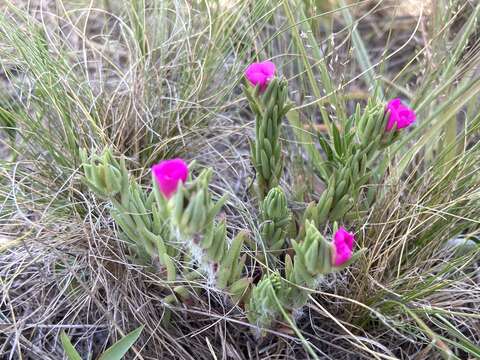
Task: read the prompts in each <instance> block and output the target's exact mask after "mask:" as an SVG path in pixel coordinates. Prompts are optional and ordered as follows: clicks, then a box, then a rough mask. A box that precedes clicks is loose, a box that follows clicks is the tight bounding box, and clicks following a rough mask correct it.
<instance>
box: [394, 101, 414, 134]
mask: <svg viewBox="0 0 480 360" xmlns="http://www.w3.org/2000/svg"><path fill="white" fill-rule="evenodd" d="M387 113H388V122H387V131H390V130H392V129H393V126H394V125H395V124H396V125H397V129H403V128H406V127H408V126H410V125H411V124H413V123H414V122H415V120H416V119H417V115H416V114H415V111H413V109H410V108H409V107H408V106H407V105H405V104H403V103H402V100H400V99H398V98H396V99H392V100H390V101H389V102H388V104H387Z"/></svg>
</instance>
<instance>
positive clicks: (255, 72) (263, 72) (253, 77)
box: [245, 61, 275, 91]
mask: <svg viewBox="0 0 480 360" xmlns="http://www.w3.org/2000/svg"><path fill="white" fill-rule="evenodd" d="M274 76H275V64H274V63H272V62H271V61H263V62H257V63H253V64H250V65H249V66H248V68H247V70H245V77H246V78H247V80H248V81H249V82H250V84H252V85H253V86H257V85H258V86H260V91H265V89H266V88H267V85H268V83H269V82H270V80H272V79H273V77H274Z"/></svg>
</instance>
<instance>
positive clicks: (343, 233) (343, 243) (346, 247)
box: [333, 227, 355, 266]
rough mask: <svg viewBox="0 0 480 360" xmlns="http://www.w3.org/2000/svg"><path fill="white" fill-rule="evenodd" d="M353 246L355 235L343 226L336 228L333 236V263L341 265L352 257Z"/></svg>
mask: <svg viewBox="0 0 480 360" xmlns="http://www.w3.org/2000/svg"><path fill="white" fill-rule="evenodd" d="M354 246H355V237H354V236H353V233H349V232H348V231H347V230H345V229H344V228H343V227H340V229H338V230H337V232H336V233H335V235H334V236H333V247H334V248H335V251H334V258H333V264H334V265H335V266H341V265H342V264H344V263H345V262H347V261H348V260H350V259H351V258H352V253H353V247H354Z"/></svg>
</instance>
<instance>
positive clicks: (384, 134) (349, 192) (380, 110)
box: [311, 99, 416, 226]
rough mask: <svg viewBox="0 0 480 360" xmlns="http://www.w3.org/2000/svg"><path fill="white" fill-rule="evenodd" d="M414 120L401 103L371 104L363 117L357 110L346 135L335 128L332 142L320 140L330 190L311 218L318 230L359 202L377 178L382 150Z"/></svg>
mask: <svg viewBox="0 0 480 360" xmlns="http://www.w3.org/2000/svg"><path fill="white" fill-rule="evenodd" d="M415 119H416V116H415V112H414V111H413V110H411V109H409V108H408V107H406V106H405V105H404V104H402V103H401V101H400V100H399V99H394V100H391V101H390V102H389V103H388V104H387V107H386V108H384V107H383V106H382V105H379V104H374V103H373V102H370V103H369V104H368V105H367V107H366V108H365V110H364V112H363V113H361V111H360V107H359V106H357V109H356V112H355V114H354V115H353V116H352V117H351V118H350V119H348V120H347V121H346V124H345V128H344V129H343V133H340V129H338V127H337V126H336V125H335V124H332V126H331V130H332V134H331V140H330V141H328V140H327V139H324V138H322V137H319V142H320V146H321V147H322V149H323V151H324V153H325V156H326V158H327V159H326V160H327V161H326V162H325V163H324V164H323V165H322V167H323V170H324V171H323V173H324V174H325V176H327V177H326V178H324V179H323V180H324V181H325V182H326V185H327V187H326V190H325V191H324V192H323V194H322V195H321V197H320V199H319V201H318V203H317V206H316V209H315V210H314V211H313V214H312V217H311V219H314V220H315V222H316V224H317V225H318V226H319V225H321V224H322V223H324V222H326V221H327V220H331V221H332V220H333V221H335V220H341V219H342V218H343V217H344V216H345V215H346V214H347V212H348V211H349V210H350V209H351V208H352V207H353V205H354V204H355V203H356V202H357V201H358V197H359V195H360V193H361V189H362V187H363V186H364V185H365V184H367V183H368V182H371V180H372V179H373V178H374V177H375V174H374V170H373V169H372V167H371V165H372V163H373V162H374V160H375V159H376V158H377V156H378V155H380V154H381V150H383V149H385V148H386V147H387V146H389V145H391V144H392V143H393V142H394V141H395V140H396V139H397V137H398V135H399V131H398V130H400V129H403V128H406V127H408V126H410V125H411V124H412V123H413V122H414V121H415Z"/></svg>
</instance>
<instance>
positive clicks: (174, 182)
mask: <svg viewBox="0 0 480 360" xmlns="http://www.w3.org/2000/svg"><path fill="white" fill-rule="evenodd" d="M152 172H153V175H154V177H155V179H156V180H157V184H158V188H159V189H160V192H161V193H162V194H163V195H164V196H165V197H166V198H167V199H169V198H170V197H171V196H172V195H173V194H174V193H175V191H177V188H178V183H179V182H180V181H181V182H185V181H187V178H188V165H187V163H186V162H185V161H183V160H182V159H171V160H164V161H161V162H160V163H158V164H156V165H154V166H153V167H152Z"/></svg>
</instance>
